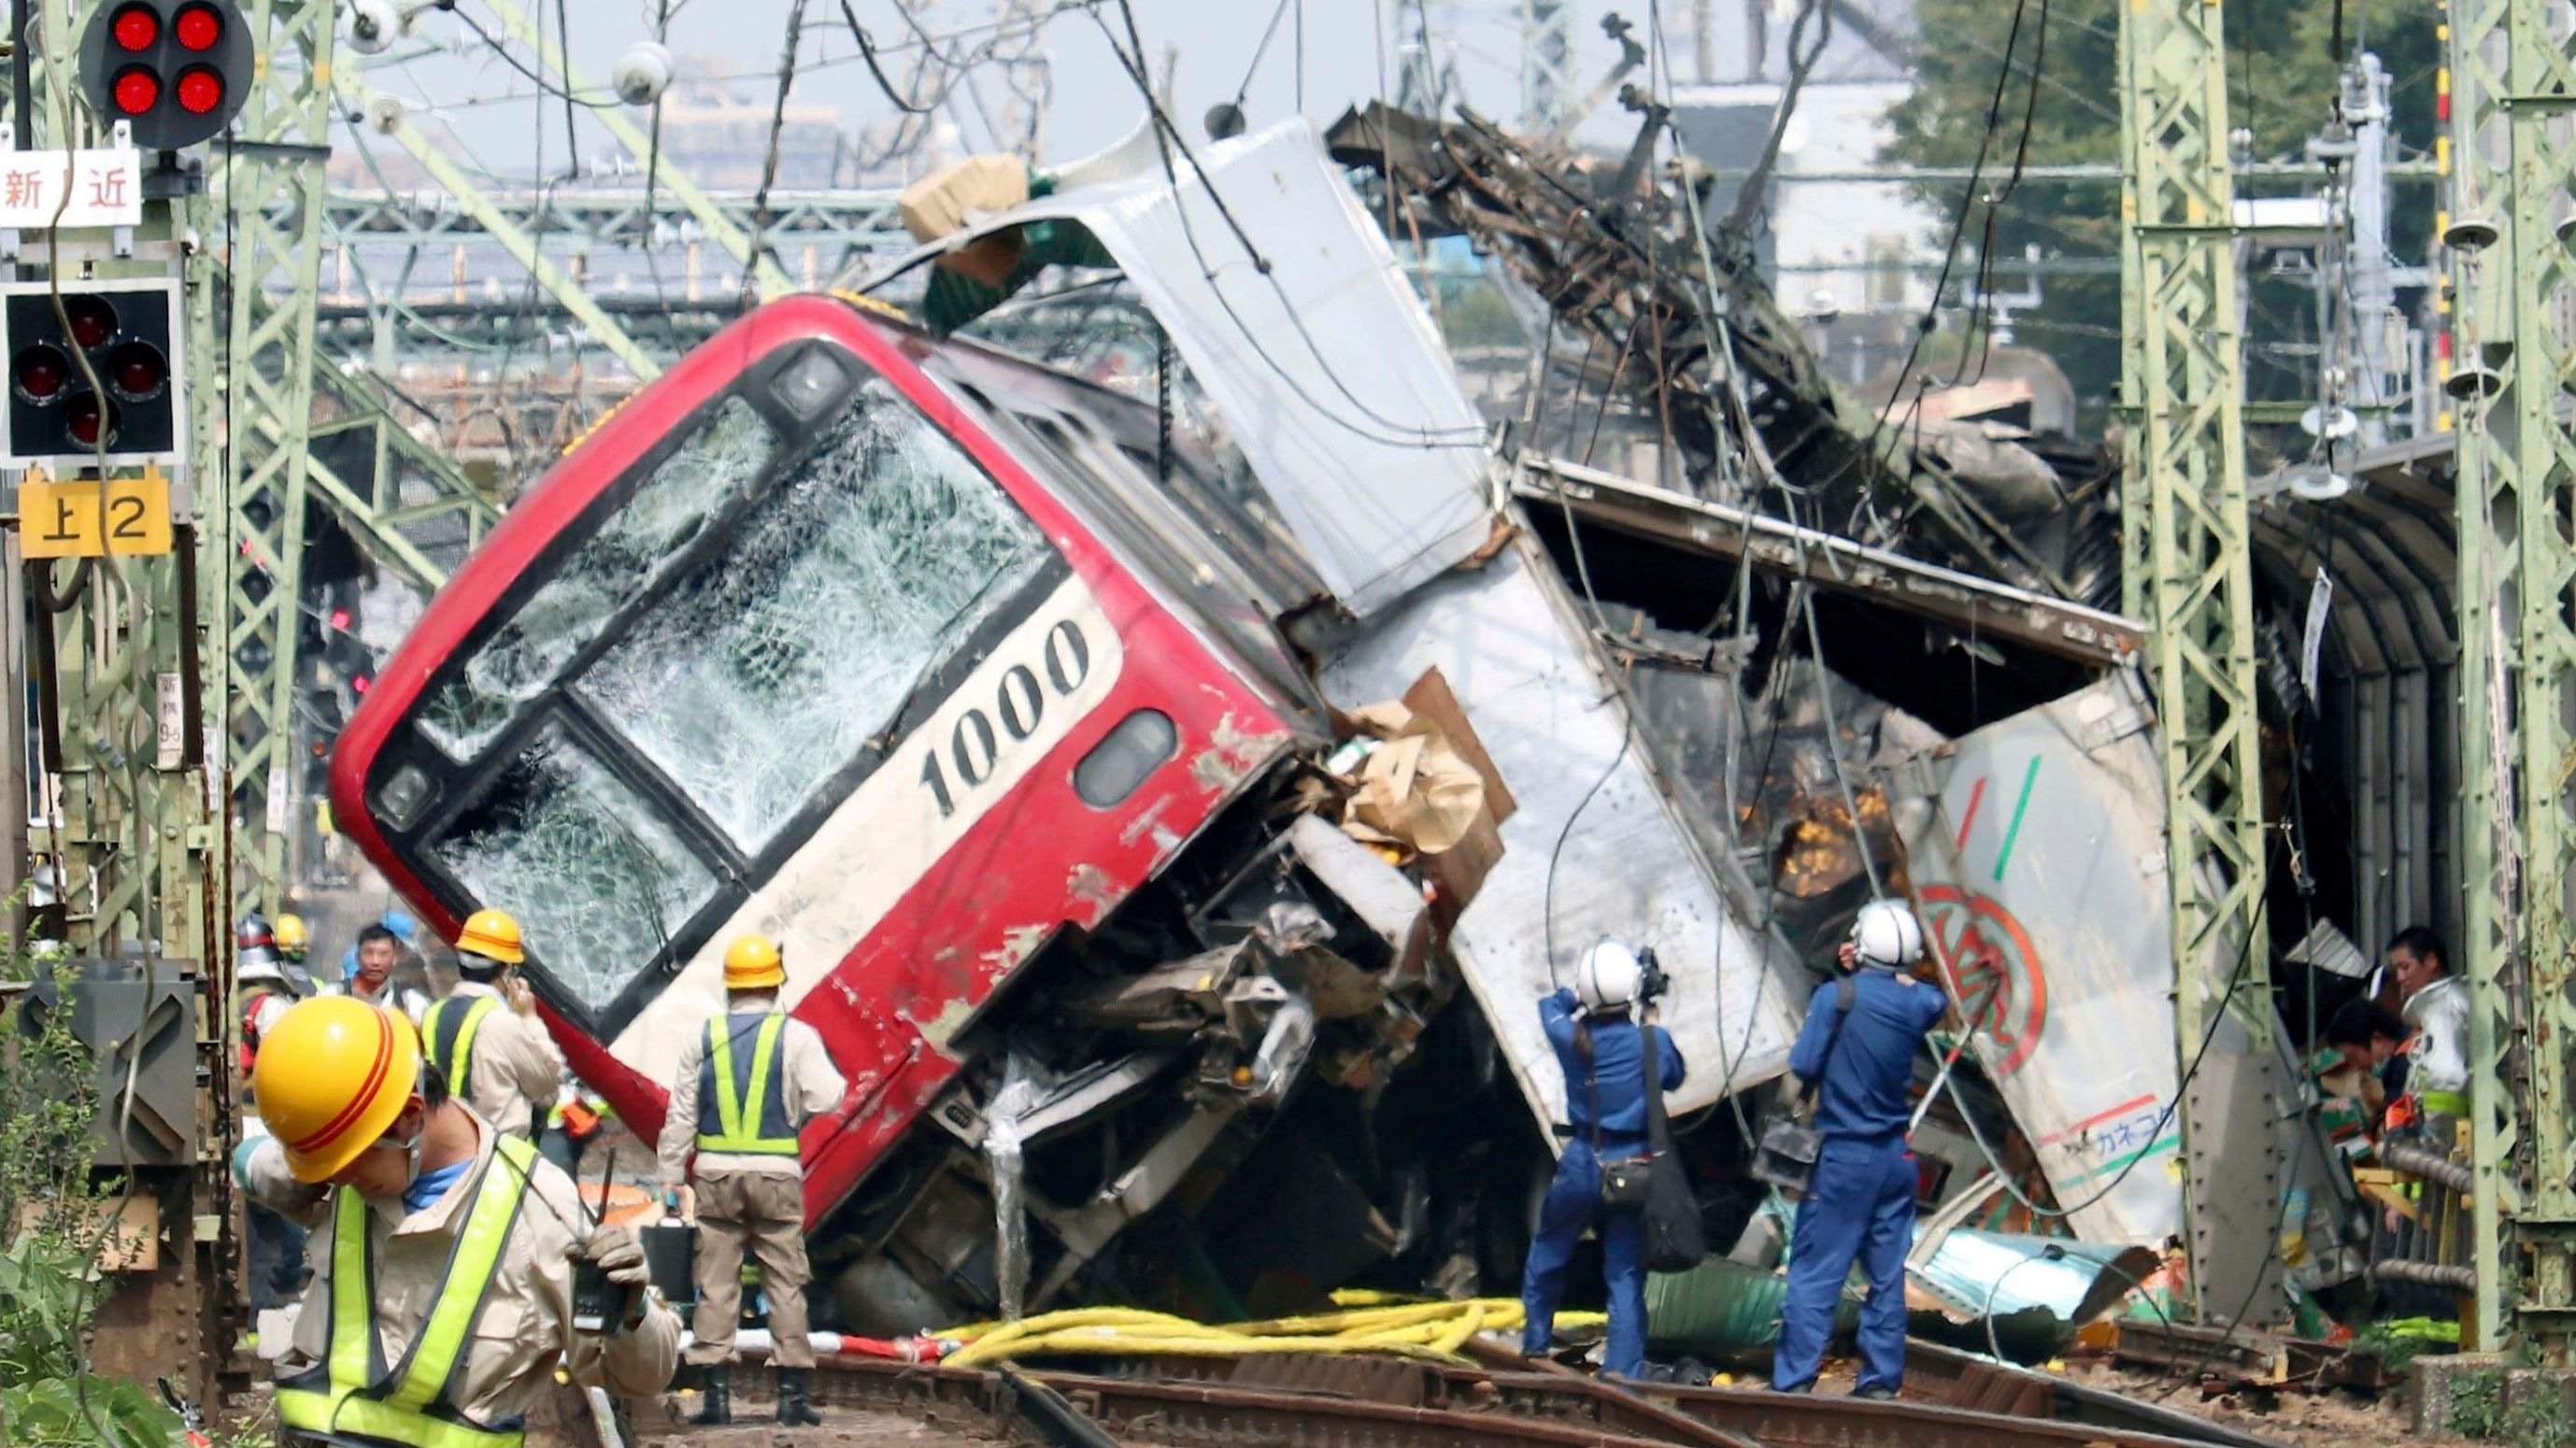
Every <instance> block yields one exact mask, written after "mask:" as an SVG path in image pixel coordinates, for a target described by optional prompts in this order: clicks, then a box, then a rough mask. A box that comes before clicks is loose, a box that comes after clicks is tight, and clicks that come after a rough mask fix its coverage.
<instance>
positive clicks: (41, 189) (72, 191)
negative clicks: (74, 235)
mask: <svg viewBox="0 0 2576 1448" xmlns="http://www.w3.org/2000/svg"><path fill="white" fill-rule="evenodd" d="M67 196H68V198H69V199H68V200H66V197H67ZM142 221H143V153H142V152H141V151H137V150H133V149H131V148H128V149H126V150H121V151H117V150H106V151H5V152H0V227H6V228H9V229H11V230H15V231H42V230H44V229H46V228H47V227H52V226H139V225H141V224H142Z"/></svg>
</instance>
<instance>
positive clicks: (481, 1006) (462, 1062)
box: [420, 910, 564, 1141]
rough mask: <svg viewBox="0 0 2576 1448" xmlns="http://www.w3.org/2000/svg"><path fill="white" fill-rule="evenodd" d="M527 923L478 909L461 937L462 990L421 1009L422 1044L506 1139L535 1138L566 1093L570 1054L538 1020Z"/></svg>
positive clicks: (451, 1085) (453, 1086) (456, 1089)
mask: <svg viewBox="0 0 2576 1448" xmlns="http://www.w3.org/2000/svg"><path fill="white" fill-rule="evenodd" d="M527 958H528V957H527V951H526V950H525V948H524V947H522V946H521V944H520V941H519V922H518V921H516V920H513V919H511V918H510V917H509V916H508V915H507V914H505V913H503V912H502V911H499V910H477V911H475V912H474V915H473V917H472V918H471V919H469V920H467V921H466V922H465V928H464V929H463V930H461V931H459V932H457V936H456V974H457V981H456V988H455V989H454V990H452V991H450V992H448V994H447V998H446V999H445V1000H442V1001H438V1002H436V1003H435V1004H433V1005H431V1006H430V1007H429V1008H428V1009H427V1010H425V1011H423V1012H421V1018H420V1039H421V1044H422V1046H424V1047H425V1048H427V1050H428V1052H429V1059H430V1062H431V1064H433V1065H435V1066H437V1067H438V1070H439V1074H440V1075H442V1076H444V1077H446V1078H447V1089H448V1090H449V1091H450V1092H452V1093H454V1094H455V1095H457V1096H460V1097H462V1098H464V1101H465V1104H466V1105H468V1106H471V1107H473V1108H474V1111H475V1114H477V1115H479V1116H481V1117H482V1118H483V1119H484V1120H486V1121H488V1122H491V1123H492V1125H493V1127H494V1129H496V1130H498V1131H499V1132H500V1133H501V1134H502V1135H503V1136H515V1137H517V1138H519V1139H520V1140H521V1141H532V1140H534V1139H535V1136H536V1129H537V1112H538V1111H539V1110H541V1109H547V1110H550V1109H552V1107H553V1106H554V1101H555V1092H556V1091H558V1090H559V1089H561V1088H562V1086H563V1077H564V1059H563V1053H562V1052H560V1051H558V1050H556V1049H555V1043H554V1040H553V1038H551V1037H549V1036H548V1035H547V1034H546V1028H545V1026H544V1024H543V1023H542V1022H540V1021H539V1020H538V1019H537V1014H536V1011H537V1007H536V1000H535V998H534V997H533V996H531V995H530V994H529V993H528V984H527V982H526V981H524V980H522V979H520V977H519V974H518V971H517V969H516V967H518V966H519V965H521V964H523V963H525V962H526V960H527Z"/></svg>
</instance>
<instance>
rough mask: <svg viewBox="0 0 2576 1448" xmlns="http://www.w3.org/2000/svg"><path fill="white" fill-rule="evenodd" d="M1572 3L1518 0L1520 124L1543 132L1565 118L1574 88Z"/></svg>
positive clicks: (1542, 133)
mask: <svg viewBox="0 0 2576 1448" xmlns="http://www.w3.org/2000/svg"><path fill="white" fill-rule="evenodd" d="M1573 62H1574V7H1573V6H1572V5H1570V4H1567V3H1566V0H1521V127H1522V129H1524V130H1526V131H1529V132H1530V133H1532V134H1533V135H1545V134H1547V133H1548V132H1549V131H1552V130H1554V129H1556V123H1557V122H1559V121H1561V120H1563V119H1565V105H1566V102H1567V100H1568V99H1569V98H1571V97H1572V96H1573V95H1574V93H1575V91H1576V90H1577V89H1578V87H1577V85H1576V83H1575V79H1574V72H1573Z"/></svg>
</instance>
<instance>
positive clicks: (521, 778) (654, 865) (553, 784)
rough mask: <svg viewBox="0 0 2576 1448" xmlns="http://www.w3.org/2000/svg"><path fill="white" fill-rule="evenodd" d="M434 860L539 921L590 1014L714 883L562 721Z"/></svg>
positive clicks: (548, 953)
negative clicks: (574, 736) (542, 923)
mask: <svg viewBox="0 0 2576 1448" xmlns="http://www.w3.org/2000/svg"><path fill="white" fill-rule="evenodd" d="M431 853H432V854H433V855H435V856H436V857H437V858H438V860H439V862H440V863H441V864H443V865H445V866H446V867H447V868H448V870H449V871H450V872H451V873H453V874H454V875H455V876H456V879H457V880H458V882H459V883H461V884H462V885H464V887H465V889H466V890H467V891H468V892H469V893H470V894H471V895H472V896H473V897H474V898H475V899H476V900H479V901H481V902H482V903H484V904H486V905H494V906H498V907H500V908H501V909H503V910H507V911H510V912H511V913H513V914H515V915H517V916H518V917H519V918H520V919H522V920H530V921H543V922H544V928H543V930H542V932H541V933H540V934H538V935H536V936H534V937H532V938H531V943H532V945H533V946H534V948H535V949H536V953H537V955H538V956H539V958H541V959H542V960H543V961H544V963H545V966H546V970H547V972H548V974H550V975H552V976H553V977H554V979H555V981H556V983H557V984H559V985H561V986H562V987H563V988H564V989H566V990H568V991H570V992H571V993H572V994H573V995H575V996H577V997H579V998H580V999H581V1001H582V1002H583V1003H584V1004H586V1005H588V1006H590V1007H591V1008H592V1009H594V1010H596V1009H600V1008H603V1007H605V1006H607V1005H608V1004H609V1003H610V1002H611V1001H613V1000H615V999H616V997H617V993H618V991H619V990H620V989H622V988H623V987H624V986H625V984H626V982H627V981H628V980H630V979H632V978H633V977H634V974H635V972H636V971H637V970H639V969H641V968H642V967H643V966H644V965H645V964H646V963H647V962H649V961H651V960H653V959H654V958H655V957H657V956H658V955H660V954H661V953H662V951H663V948H664V947H665V945H667V943H668V941H669V937H670V935H671V933H672V932H674V931H677V930H678V929H679V928H680V927H681V924H682V923H683V922H685V921H686V920H687V919H688V918H689V917H690V916H692V915H694V914H696V913H697V911H698V908H699V907H700V906H702V905H704V904H705V903H706V902H707V900H708V899H709V898H710V897H711V896H713V895H714V893H715V888H716V881H715V876H714V875H713V874H712V873H710V872H709V871H708V869H707V867H706V866H705V865H704V864H702V863H700V861H699V860H698V858H697V855H696V853H695V852H694V851H693V850H692V849H691V848H690V846H689V844H688V842H687V841H686V840H685V839H683V838H682V837H681V836H680V834H679V832H678V831H677V830H675V829H674V828H672V827H671V825H670V823H669V822H668V821H666V820H665V819H663V818H662V816H661V814H660V813H659V812H658V811H657V810H655V809H654V807H653V806H652V805H651V804H650V803H648V802H647V801H646V800H645V798H644V797H643V796H642V795H640V794H638V793H637V792H636V791H635V790H634V789H633V788H631V787H630V786H628V785H627V784H626V783H625V782H623V781H621V780H620V779H618V778H617V776H616V775H615V774H613V773H611V772H610V770H609V768H608V766H607V765H606V764H604V763H603V762H601V760H599V759H598V758H597V757H596V756H594V755H593V754H592V753H591V752H590V751H589V750H588V749H587V748H585V747H583V746H582V744H581V743H580V742H579V741H577V740H575V739H574V738H573V737H572V736H571V735H570V734H568V733H566V732H565V730H564V729H563V727H562V726H561V725H548V726H547V727H546V728H544V729H543V730H541V731H539V732H538V734H537V735H536V737H535V739H534V740H533V741H532V742H531V743H530V744H529V746H528V748H527V749H525V750H524V751H522V752H521V753H520V754H519V756H518V757H517V758H516V759H514V760H512V761H511V762H510V764H509V766H508V767H507V768H506V769H503V770H501V771H500V772H499V774H498V776H497V777H496V778H495V779H494V781H493V783H492V786H491V788H489V789H487V790H486V791H484V793H483V795H482V797H481V798H479V799H477V800H476V801H475V802H474V804H473V805H472V806H470V807H469V808H467V809H466V810H465V811H463V812H462V813H461V814H460V815H458V817H457V818H456V819H455V820H454V821H452V822H450V823H449V825H448V826H447V828H446V829H445V830H444V831H442V832H441V834H440V836H439V839H438V843H437V844H435V845H433V846H432V847H431Z"/></svg>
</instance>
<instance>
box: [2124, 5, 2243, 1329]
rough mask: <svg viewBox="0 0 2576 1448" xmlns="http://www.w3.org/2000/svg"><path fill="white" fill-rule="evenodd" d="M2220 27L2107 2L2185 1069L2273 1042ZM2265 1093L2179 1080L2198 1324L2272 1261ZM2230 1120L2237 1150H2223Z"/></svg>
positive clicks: (2201, 12)
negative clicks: (2231, 1050) (2229, 1031)
mask: <svg viewBox="0 0 2576 1448" xmlns="http://www.w3.org/2000/svg"><path fill="white" fill-rule="evenodd" d="M2223 17H2224V7H2223V6H2222V5H2221V4H2219V3H2218V0H2132V3H2130V4H2127V5H2123V6H2122V7H2121V8H2120V70H2121V86H2120V102H2121V104H2120V117H2121V148H2122V155H2121V160H2122V162H2123V164H2122V166H2121V174H2122V188H2121V199H2120V205H2121V213H2122V220H2123V222H2124V227H2123V243H2122V250H2121V257H2122V273H2123V276H2122V282H2123V291H2124V294H2125V296H2126V298H2127V302H2126V313H2125V315H2124V319H2123V320H2124V322H2125V326H2124V328H2123V346H2122V354H2121V355H2122V369H2121V373H2122V376H2121V400H2122V402H2123V404H2124V405H2125V406H2126V408H2127V409H2128V414H2129V417H2130V420H2131V426H2130V429H2129V431H2130V439H2129V443H2128V449H2129V451H2128V461H2129V467H2128V469H2127V470H2126V480H2127V486H2128V490H2129V491H2128V494H2127V502H2128V507H2127V509H2126V516H2127V518H2128V519H2129V520H2130V521H2129V523H2128V525H2127V526H2128V532H2127V534H2126V537H2127V540H2128V545H2129V547H2130V549H2131V550H2132V551H2131V553H2130V555H2129V558H2128V560H2127V561H2128V562H2129V564H2130V565H2131V567H2130V569H2129V576H2130V577H2131V578H2132V579H2133V580H2135V581H2134V582H2132V583H2131V584H2130V585H2129V587H2130V590H2131V599H2130V602H2131V605H2132V607H2133V610H2135V611H2136V612H2137V613H2138V615H2139V616H2141V617H2143V618H2145V619H2146V620H2147V622H2148V623H2149V625H2150V640H2151V641H2150V643H2149V646H2148V652H2149V654H2150V655H2151V659H2150V669H2151V680H2152V684H2153V687H2154V689H2155V694H2156V704H2157V714H2158V717H2159V719H2160V720H2161V722H2162V725H2163V728H2162V731H2161V736H2162V741H2163V752H2164V780H2165V817H2166V821H2167V833H2166V842H2165V877H2166V882H2167V888H2168V890H2169V893H2170V900H2171V906H2172V929H2173V958H2174V981H2175V983H2174V1026H2175V1033H2176V1040H2177V1045H2178V1052H2179V1057H2178V1058H2179V1060H2180V1062H2181V1063H2182V1068H2183V1070H2184V1072H2185V1075H2186V1077H2188V1076H2189V1075H2190V1072H2191V1068H2192V1067H2193V1066H2194V1065H2195V1064H2197V1063H2198V1062H2199V1061H2200V1060H2201V1059H2202V1056H2203V1050H2202V1046H2203V1042H2204V1040H2205V1039H2206V1036H2207V1033H2209V1032H2211V1031H2212V1030H2214V1029H2217V1028H2218V1027H2220V1026H2221V1025H2222V1024H2223V1022H2221V1021H2219V1020H2217V1019H2215V1018H2214V1015H2213V1013H2215V1012H2226V1013H2228V1014H2232V1015H2234V1016H2235V1017H2236V1019H2237V1022H2238V1024H2239V1026H2240V1027H2241V1029H2243V1030H2244V1031H2246V1032H2248V1033H2249V1038H2250V1039H2252V1040H2255V1041H2261V1042H2267V1043H2268V1042H2269V1040H2270V1039H2271V1032H2272V999H2271V992H2270V989H2269V986H2268V977H2269V969H2268V965H2269V962H2268V954H2269V948H2270V942H2269V939H2268V936H2267V931H2266V926H2265V920H2264V873H2265V870H2264V867H2265V864H2266V860H2265V848H2264V846H2265V836H2264V827H2263V814H2262V768H2261V760H2262V754H2261V747H2262V740H2261V720H2260V716H2259V702H2258V698H2257V695H2256V692H2255V678H2256V673H2255V658H2254V593H2253V588H2254V582H2253V562H2252V558H2253V555H2252V549H2251V546H2250V531H2249V527H2248V523H2247V518H2246V498H2245V429H2244V395H2245V389H2244V381H2243V376H2242V372H2241V370H2240V365H2239V347H2240V341H2241V339H2240V337H2239V335H2238V328H2239V325H2240V324H2239V321H2238V318H2237V314H2236V264H2235V256H2234V250H2233V246H2234V243H2233V238H2232V235H2231V233H2232V228H2233V222H2234V219H2235V185H2234V179H2233V177H2232V176H2231V174H2230V171H2229V161H2228V122H2227V65H2226V46H2225V40H2224V33H2223V24H2222V22H2223ZM2270 1054H2271V1053H2270V1052H2269V1051H2262V1052H2258V1053H2255V1058H2256V1059H2260V1060H2268V1058H2269V1056H2270ZM2260 1095H2261V1092H2260V1090H2259V1089H2258V1090H2255V1091H2252V1092H2251V1093H2249V1092H2247V1091H2244V1090H2237V1091H2228V1090H2220V1089H2215V1087H2214V1086H2213V1085H2210V1084H2197V1085H2196V1084H2195V1083H2194V1082H2193V1081H2191V1080H2189V1079H2186V1080H2185V1081H2184V1083H2183V1103H2182V1107H2181V1115H2182V1127H2183V1155H2184V1161H2185V1163H2186V1183H2185V1192H2186V1194H2185V1199H2184V1200H2185V1212H2186V1219H2187V1221H2188V1222H2189V1223H2190V1227H2191V1231H2190V1233H2189V1238H2188V1240H2189V1242H2190V1244H2191V1263H2192V1280H2193V1282H2194V1283H2195V1284H2196V1285H2198V1286H2199V1287H2200V1288H2201V1292H2202V1300H2201V1304H2200V1306H2201V1310H2202V1313H2203V1315H2204V1317H2203V1320H2204V1321H2207V1320H2209V1314H2210V1313H2211V1311H2212V1309H2213V1308H2218V1309H2225V1308H2226V1307H2227V1306H2228V1305H2229V1304H2227V1303H2224V1302H2213V1301H2212V1300H2211V1294H2212V1292H2213V1291H2220V1290H2226V1291H2230V1292H2231V1293H2232V1282H2231V1285H2230V1287H2229V1288H2228V1289H2220V1288H2218V1287H2217V1285H2216V1284H2218V1283H2219V1282H2220V1281H2222V1280H2227V1279H2230V1278H2232V1277H2235V1276H2236V1275H2237V1274H2239V1273H2242V1272H2243V1271H2244V1270H2246V1269H2247V1267H2248V1266H2249V1265H2250V1266H2251V1268H2252V1270H2253V1271H2255V1272H2257V1273H2270V1272H2275V1271H2277V1270H2278V1266H2277V1262H2276V1261H2275V1260H2274V1254H2268V1253H2265V1252H2264V1250H2263V1249H2264V1248H2265V1247H2268V1245H2269V1239H2270V1237H2271V1235H2272V1233H2271V1232H2270V1231H2269V1230H2266V1231H2263V1232H2262V1233H2261V1234H2260V1235H2261V1241H2260V1242H2259V1243H2257V1244H2256V1245H2255V1249H2254V1250H2255V1253H2257V1254H2261V1255H2262V1257H2263V1260H2262V1262H2261V1263H2260V1264H2253V1263H2251V1262H2250V1259H2249V1257H2248V1256H2247V1254H2246V1253H2245V1252H2244V1250H2243V1249H2244V1242H2245V1236H2244V1233H2243V1232H2241V1231H2234V1232H2231V1231H2229V1230H2227V1229H2226V1224H2225V1222H2224V1219H2223V1217H2222V1214H2221V1212H2220V1211H2219V1210H2218V1209H2217V1206H2216V1204H2217V1202H2218V1201H2219V1199H2221V1198H2228V1199H2231V1200H2234V1201H2244V1200H2246V1199H2247V1194H2248V1193H2249V1192H2256V1193H2261V1195H2258V1196H2256V1197H2254V1198H2253V1200H2254V1201H2255V1202H2258V1203H2259V1209H2260V1210H2271V1209H2274V1208H2275V1207H2276V1204H2277V1193H2276V1192H2266V1191H2264V1188H2265V1187H2268V1186H2274V1185H2276V1184H2277V1180H2278V1171H2279V1165H2280V1163H2279V1160H2278V1156H2279V1152H2278V1148H2277V1146H2276V1145H2275V1144H2274V1140H2273V1137H2272V1133H2271V1132H2270V1131H2269V1129H2268V1127H2269V1124H2270V1123H2269V1122H2268V1121H2265V1122H2263V1123H2262V1125H2261V1126H2260V1127H2252V1126H2250V1125H2249V1123H2247V1122H2246V1121H2245V1120H2243V1119H2242V1112H2241V1108H2239V1107H2238V1106H2236V1105H2235V1104H2234V1103H2236V1102H2239V1101H2243V1100H2247V1099H2259V1098H2260ZM2230 1115H2236V1116H2238V1117H2239V1120H2238V1121H2237V1124H2236V1132H2237V1136H2236V1140H2237V1141H2238V1143H2239V1146H2240V1149H2239V1150H2237V1151H2232V1152H2222V1151H2221V1150H2220V1149H2219V1142H2220V1138H2221V1137H2222V1136H2224V1135H2225V1134H2226V1133H2227V1128H2226V1126H2225V1124H2224V1123H2225V1121H2226V1119H2227V1117H2229V1116H2230ZM2249 1146H2250V1147H2251V1151H2250V1152H2248V1151H2245V1150H2243V1149H2242V1148H2243V1147H2249ZM2258 1165H2259V1166H2260V1167H2261V1168H2263V1170H2260V1171H2252V1170H2249V1169H2248V1168H2249V1167H2251V1166H2258ZM2220 1262H2226V1263H2228V1264H2230V1268H2231V1270H2227V1271H2222V1270H2218V1269H2217V1268H2216V1266H2215V1264H2217V1263H2220ZM2269 1296H2271V1297H2275V1298H2277V1296H2278V1294H2269ZM2264 1297H2265V1294H2261V1293H2259V1292H2258V1291H2253V1290H2249V1292H2248V1294H2247V1297H2246V1301H2247V1303H2248V1304H2249V1308H2250V1310H2251V1311H2252V1312H2253V1313H2254V1314H2255V1315H2268V1310H2269V1309H2270V1308H2271V1307H2272V1304H2271V1303H2270V1302H2267V1301H2265V1300H2264Z"/></svg>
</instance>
